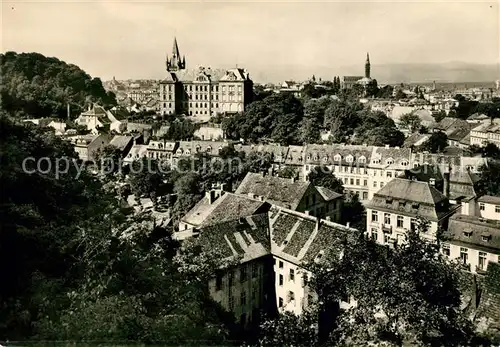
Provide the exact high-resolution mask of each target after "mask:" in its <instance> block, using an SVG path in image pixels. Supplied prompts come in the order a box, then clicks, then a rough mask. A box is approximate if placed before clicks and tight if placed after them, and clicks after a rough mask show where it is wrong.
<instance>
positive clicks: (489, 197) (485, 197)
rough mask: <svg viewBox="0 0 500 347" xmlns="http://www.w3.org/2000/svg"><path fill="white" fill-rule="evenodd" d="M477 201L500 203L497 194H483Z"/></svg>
mask: <svg viewBox="0 0 500 347" xmlns="http://www.w3.org/2000/svg"><path fill="white" fill-rule="evenodd" d="M477 201H479V202H484V203H485V204H493V205H500V197H498V196H492V195H483V196H481V197H480V198H479V199H477Z"/></svg>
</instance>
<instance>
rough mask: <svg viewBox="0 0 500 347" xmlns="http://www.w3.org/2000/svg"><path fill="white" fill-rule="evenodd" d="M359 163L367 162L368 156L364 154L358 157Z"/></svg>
mask: <svg viewBox="0 0 500 347" xmlns="http://www.w3.org/2000/svg"><path fill="white" fill-rule="evenodd" d="M358 162H359V163H366V158H365V157H364V156H361V157H359V159H358Z"/></svg>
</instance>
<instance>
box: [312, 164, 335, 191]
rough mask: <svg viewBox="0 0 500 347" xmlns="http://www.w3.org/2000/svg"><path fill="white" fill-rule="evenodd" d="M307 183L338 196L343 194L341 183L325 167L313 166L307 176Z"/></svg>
mask: <svg viewBox="0 0 500 347" xmlns="http://www.w3.org/2000/svg"><path fill="white" fill-rule="evenodd" d="M307 179H308V180H309V182H311V183H312V184H313V185H315V186H319V187H325V188H328V189H330V190H333V191H334V192H337V193H339V194H343V193H344V186H343V185H342V181H341V180H339V179H338V178H337V177H335V175H334V174H333V172H332V170H330V169H329V168H328V167H326V166H315V167H314V168H313V169H312V170H311V172H309V175H308V176H307Z"/></svg>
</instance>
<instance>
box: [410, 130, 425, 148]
mask: <svg viewBox="0 0 500 347" xmlns="http://www.w3.org/2000/svg"><path fill="white" fill-rule="evenodd" d="M429 137H430V135H429V134H420V133H414V134H411V135H410V136H408V137H407V138H406V139H405V142H404V144H403V147H406V148H409V147H412V146H419V145H421V144H422V143H423V142H424V141H427V139H428V138H429Z"/></svg>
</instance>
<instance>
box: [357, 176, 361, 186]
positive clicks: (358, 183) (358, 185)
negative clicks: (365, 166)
mask: <svg viewBox="0 0 500 347" xmlns="http://www.w3.org/2000/svg"><path fill="white" fill-rule="evenodd" d="M359 182H360V181H359V178H356V185H357V186H359V185H360V183H359Z"/></svg>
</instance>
